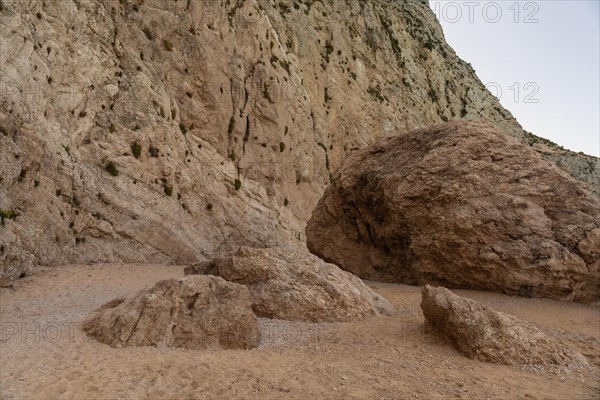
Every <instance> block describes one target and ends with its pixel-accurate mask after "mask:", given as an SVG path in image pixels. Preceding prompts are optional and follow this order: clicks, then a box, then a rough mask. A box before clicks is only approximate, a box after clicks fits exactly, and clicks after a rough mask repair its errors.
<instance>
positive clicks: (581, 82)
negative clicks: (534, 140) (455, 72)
mask: <svg viewBox="0 0 600 400" xmlns="http://www.w3.org/2000/svg"><path fill="white" fill-rule="evenodd" d="M429 3H430V6H431V8H432V9H433V11H434V12H435V13H436V15H437V16H438V19H439V20H440V23H441V24H442V26H443V28H444V34H445V35H446V40H447V41H448V43H449V44H450V45H451V46H452V47H453V48H454V50H455V51H456V52H457V54H458V55H459V56H460V57H461V58H463V59H464V60H466V61H467V62H470V63H471V64H472V65H473V68H475V71H476V72H477V75H478V76H479V78H480V79H481V80H482V82H483V83H484V84H486V85H488V84H489V85H488V88H489V89H490V90H491V91H492V93H494V94H496V95H498V97H499V98H500V101H501V103H502V105H503V106H504V107H506V108H508V109H509V110H510V111H511V112H512V113H513V115H514V116H515V117H516V118H517V119H518V121H519V122H520V123H521V125H523V127H524V128H525V129H526V130H528V131H530V132H532V133H534V134H536V135H538V136H542V137H545V138H547V139H550V140H552V141H554V142H556V143H558V144H559V145H561V146H563V147H565V148H568V149H570V150H574V151H583V152H584V153H587V154H591V155H594V156H597V157H598V156H600V78H599V76H600V56H599V53H600V32H599V27H598V26H599V20H600V0H593V1H584V0H568V1H554V0H546V1H516V0H508V1H495V2H494V1H468V0H466V1H440V0H430V2H429ZM515 83H517V84H516V85H515ZM536 101H537V102H536Z"/></svg>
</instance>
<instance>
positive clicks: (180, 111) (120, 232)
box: [0, 0, 600, 278]
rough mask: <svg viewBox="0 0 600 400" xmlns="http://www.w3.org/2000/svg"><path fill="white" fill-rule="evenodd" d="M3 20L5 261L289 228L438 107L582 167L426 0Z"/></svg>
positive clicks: (209, 4) (61, 4) (275, 233)
mask: <svg viewBox="0 0 600 400" xmlns="http://www.w3.org/2000/svg"><path fill="white" fill-rule="evenodd" d="M0 19H1V23H0V26H1V29H0V49H2V51H0V86H1V89H2V90H0V172H1V173H0V211H2V210H4V211H15V212H16V213H17V214H18V215H17V216H16V218H14V219H8V220H7V221H6V223H5V225H4V226H0V275H3V276H7V277H10V278H15V277H18V276H20V274H21V273H23V272H25V273H28V271H29V269H30V266H31V265H32V264H43V265H56V264H65V263H93V262H116V263H119V262H124V263H128V262H142V263H178V264H184V263H192V262H195V261H197V260H201V259H205V258H207V257H210V256H212V255H213V254H214V253H215V252H220V251H222V250H223V249H226V248H230V247H231V246H233V245H238V244H246V245H252V246H262V247H269V246H274V245H277V244H281V243H289V242H290V241H294V240H296V241H298V242H299V243H302V242H303V241H304V237H303V235H304V225H305V223H306V221H307V220H308V218H309V217H310V212H311V210H312V209H313V207H314V206H315V204H316V203H317V201H318V199H319V198H320V197H321V194H322V192H323V190H324V188H325V187H326V185H327V184H328V183H329V178H330V174H331V173H333V171H334V170H335V169H336V168H337V167H338V166H339V165H340V163H341V161H342V159H343V158H344V157H345V156H346V155H347V154H348V153H350V152H351V151H352V150H354V149H359V148H363V147H365V146H368V145H369V144H372V143H374V141H375V140H377V139H378V138H381V137H384V136H387V135H389V134H392V133H393V134H396V133H405V132H409V131H411V130H413V129H416V128H421V127H425V126H429V125H433V124H437V123H441V122H443V121H449V120H454V119H462V118H467V119H469V118H482V119H484V120H486V121H488V122H490V123H491V124H492V125H493V126H495V127H497V128H498V129H499V130H500V131H501V132H502V133H503V134H507V135H510V136H514V137H518V138H519V139H520V140H522V141H527V142H528V143H529V144H530V145H531V146H533V148H535V149H538V150H539V151H543V152H544V153H546V154H547V157H548V158H549V159H553V160H558V161H557V162H560V163H561V165H562V166H563V167H564V168H565V169H567V170H570V171H572V173H574V174H575V175H577V176H579V177H581V179H586V180H590V181H592V180H594V179H596V180H597V179H598V176H599V174H598V171H599V170H600V168H599V167H598V162H597V159H595V158H592V157H584V156H580V155H576V154H573V153H571V152H568V151H563V150H560V149H558V148H557V147H555V146H548V145H547V144H545V143H543V142H542V141H541V140H540V138H537V137H535V136H532V135H529V134H527V135H526V133H525V132H524V131H523V130H522V128H521V126H520V125H519V124H518V123H517V121H516V120H515V119H514V118H513V117H512V115H511V114H510V112H508V111H507V110H505V109H504V108H503V107H502V106H501V105H500V103H499V101H498V100H497V99H496V98H495V97H494V96H493V95H492V94H491V93H490V92H489V91H488V90H487V89H486V87H485V86H484V85H483V83H482V82H481V81H480V80H479V79H478V78H477V76H476V75H475V71H473V69H472V68H471V67H470V65H468V64H467V63H466V62H464V61H462V60H461V59H460V58H458V57H457V55H456V54H455V52H454V51H453V50H452V49H451V48H450V47H449V46H448V45H447V44H446V42H445V40H444V37H443V32H442V29H441V27H440V25H439V24H438V22H437V20H436V17H435V15H434V13H433V12H432V11H431V10H430V9H429V7H428V6H427V2H425V1H411V0H407V1H393V2H390V1H387V0H373V1H361V0H350V1H348V0H333V1H314V2H313V1H306V2H302V1H298V2H295V3H294V4H293V5H287V2H272V1H270V0H256V1H254V0H245V1H241V0H240V1H227V2H222V1H165V0H144V1H143V2H142V1H139V0H123V1H115V0H74V1H42V0H28V1H5V0H3V1H2V5H1V6H0ZM557 157H558V158H557ZM596 184H597V183H596ZM599 186H600V185H599ZM236 188H237V189H238V190H236ZM8 231H10V232H11V234H6V235H5V234H4V232H8ZM5 252H6V253H5Z"/></svg>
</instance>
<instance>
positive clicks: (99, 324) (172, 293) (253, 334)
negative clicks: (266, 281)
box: [82, 276, 260, 350]
mask: <svg viewBox="0 0 600 400" xmlns="http://www.w3.org/2000/svg"><path fill="white" fill-rule="evenodd" d="M82 329H83V330H84V331H85V332H86V333H87V334H88V335H89V336H91V337H93V338H95V339H97V340H98V341H99V342H102V343H106V344H109V345H111V346H113V347H123V346H167V347H181V348H186V349H195V350H202V349H251V348H254V347H257V346H258V344H259V339H260V334H259V325H258V320H257V318H256V316H255V315H254V313H253V312H252V309H251V308H250V301H249V293H248V289H247V288H246V287H244V286H242V285H238V284H235V283H231V282H227V281H225V280H223V279H221V278H219V277H215V276H187V277H185V278H180V279H170V280H165V281H161V282H158V283H157V284H156V285H155V286H154V287H152V288H148V289H144V290H142V291H140V292H139V293H138V294H137V295H135V296H134V297H132V298H129V299H125V298H118V299H115V300H112V301H110V302H108V303H106V304H105V305H103V306H102V307H100V308H99V309H98V310H96V311H95V312H94V313H93V314H92V315H90V316H89V317H88V318H87V319H86V320H85V321H83V324H82Z"/></svg>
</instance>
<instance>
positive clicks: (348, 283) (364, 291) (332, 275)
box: [185, 247, 394, 322]
mask: <svg viewBox="0 0 600 400" xmlns="http://www.w3.org/2000/svg"><path fill="white" fill-rule="evenodd" d="M185 273H186V275H187V274H210V275H216V276H220V277H222V278H224V279H226V280H228V281H231V282H235V283H239V284H243V285H246V286H247V287H248V289H249V290H250V299H251V302H252V309H253V310H254V312H255V313H256V314H257V315H258V316H261V317H267V318H277V319H284V320H292V321H312V322H321V321H323V322H325V321H326V322H331V321H351V320H360V319H364V318H367V317H370V316H377V315H381V314H386V315H387V314H391V313H393V310H394V308H393V306H392V305H391V304H390V303H388V302H387V300H385V299H384V298H383V297H381V296H380V295H378V294H377V293H375V292H373V291H372V290H371V289H370V288H368V287H367V286H366V285H365V284H364V283H363V282H362V281H361V280H360V279H359V278H357V277H356V276H354V275H352V274H350V273H348V272H345V271H342V270H341V269H339V268H338V267H337V266H335V265H333V264H328V263H326V262H324V261H323V260H320V259H319V258H317V257H315V256H314V255H312V254H310V253H308V252H307V251H297V250H289V249H285V248H280V247H279V248H250V247H241V248H240V249H239V250H238V251H237V252H235V253H227V254H223V255H220V256H217V257H215V258H214V259H212V260H211V261H207V262H200V263H196V264H194V265H192V266H189V267H187V268H186V269H185Z"/></svg>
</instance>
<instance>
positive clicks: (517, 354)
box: [421, 285, 588, 366]
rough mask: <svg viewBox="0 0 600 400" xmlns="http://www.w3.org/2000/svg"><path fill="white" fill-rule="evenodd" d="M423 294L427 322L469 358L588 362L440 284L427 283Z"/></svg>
mask: <svg viewBox="0 0 600 400" xmlns="http://www.w3.org/2000/svg"><path fill="white" fill-rule="evenodd" d="M422 296H423V299H422V301H421V309H422V310H423V314H424V315H425V320H426V322H428V323H430V324H432V325H433V326H434V327H435V328H437V329H439V330H440V331H441V333H442V334H444V335H445V336H446V337H448V339H450V341H451V342H452V344H453V345H454V347H456V349H457V350H458V351H460V352H461V353H462V354H464V355H465V356H467V357H469V358H476V359H478V360H481V361H487V362H493V363H499V364H507V365H549V364H556V365H570V366H587V365H588V362H587V360H586V359H585V357H584V356H583V355H582V354H581V353H579V352H578V351H576V350H574V349H572V348H570V347H568V346H567V345H564V344H562V343H560V342H558V341H557V340H555V339H553V338H551V337H549V336H548V335H546V334H545V333H544V332H542V331H541V330H540V329H539V328H537V327H536V326H534V325H533V324H530V323H529V322H527V321H523V320H520V319H518V318H515V317H513V316H511V315H508V314H505V313H502V312H498V311H494V310H492V309H491V308H489V307H486V306H484V305H483V304H481V303H479V302H477V301H474V300H469V299H465V298H463V297H459V296H457V295H455V294H454V293H452V292H450V291H449V290H448V289H445V288H441V287H438V288H434V287H431V286H429V285H426V286H424V287H423V288H422Z"/></svg>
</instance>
